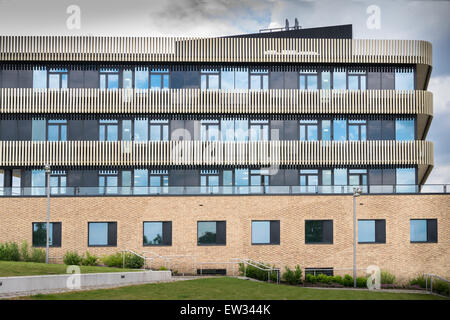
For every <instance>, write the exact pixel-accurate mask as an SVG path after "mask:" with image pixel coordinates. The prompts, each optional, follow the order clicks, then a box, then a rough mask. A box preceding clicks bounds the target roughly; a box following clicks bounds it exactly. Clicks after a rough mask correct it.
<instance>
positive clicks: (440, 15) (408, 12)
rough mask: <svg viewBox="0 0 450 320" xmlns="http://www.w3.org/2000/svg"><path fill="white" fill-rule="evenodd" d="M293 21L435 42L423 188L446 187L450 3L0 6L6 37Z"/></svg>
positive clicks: (244, 0)
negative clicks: (429, 148)
mask: <svg viewBox="0 0 450 320" xmlns="http://www.w3.org/2000/svg"><path fill="white" fill-rule="evenodd" d="M73 5H76V6H78V8H79V9H80V19H79V21H80V24H79V29H77V28H73V26H74V21H75V20H73V19H72V18H73V17H74V11H73V10H69V13H67V11H68V8H69V7H70V6H73ZM373 6H376V7H373ZM373 8H374V9H375V11H372V10H373ZM371 9H372V10H371ZM368 10H369V11H370V12H369V13H368V12H367V11H368ZM378 10H379V11H378ZM376 12H379V15H377V14H376ZM377 16H378V17H379V19H376V17H377ZM295 18H298V20H299V22H300V25H301V26H302V27H303V28H311V27H320V26H329V25H338V24H353V37H354V38H379V39H414V40H427V41H430V42H431V43H432V44H433V72H432V77H431V80H430V84H429V88H428V89H429V90H430V91H432V92H433V94H434V119H433V122H432V125H431V129H430V131H429V134H428V137H427V139H428V140H431V141H434V143H435V167H434V169H433V172H432V174H431V175H430V177H429V178H428V181H427V183H450V142H449V141H448V139H449V138H448V134H449V133H450V131H449V126H450V62H449V59H450V1H410V0H408V1H407V0H397V1H394V0H390V1H378V0H376V1H375V0H373V1H362V0H353V1H352V0H332V1H328V0H321V1H317V0H281V1H278V0H178V1H177V0H158V1H154V0H126V1H117V0H114V1H113V0H78V1H77V0H70V1H67V0H58V1H55V0H53V1H50V0H39V1H36V0H28V1H26V0H0V34H3V35H123V36H124V35H136V36H223V35H232V34H240V33H248V32H258V31H259V29H264V28H268V27H281V26H284V23H285V19H289V22H290V24H291V25H293V23H294V19H295ZM68 20H69V26H72V28H69V27H68V26H67V22H68ZM368 21H369V24H368ZM378 22H379V23H378ZM378 26H379V28H374V27H378Z"/></svg>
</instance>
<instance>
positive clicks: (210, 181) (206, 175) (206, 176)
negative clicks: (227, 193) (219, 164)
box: [200, 170, 219, 193]
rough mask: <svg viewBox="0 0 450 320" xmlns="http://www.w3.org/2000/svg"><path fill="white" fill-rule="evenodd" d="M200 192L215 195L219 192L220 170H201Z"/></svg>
mask: <svg viewBox="0 0 450 320" xmlns="http://www.w3.org/2000/svg"><path fill="white" fill-rule="evenodd" d="M200 186H201V188H200V190H201V192H202V193H213V192H215V191H217V190H218V186H219V170H200Z"/></svg>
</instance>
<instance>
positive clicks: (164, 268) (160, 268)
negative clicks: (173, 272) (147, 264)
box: [158, 266, 169, 271]
mask: <svg viewBox="0 0 450 320" xmlns="http://www.w3.org/2000/svg"><path fill="white" fill-rule="evenodd" d="M158 270H159V271H166V270H169V269H167V268H166V267H164V266H161V267H159V269H158Z"/></svg>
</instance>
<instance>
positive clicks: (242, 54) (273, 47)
mask: <svg viewBox="0 0 450 320" xmlns="http://www.w3.org/2000/svg"><path fill="white" fill-rule="evenodd" d="M0 60H3V61H138V62H222V63H223V62H231V63H233V62H234V63H242V62H244V63H245V62H250V63H272V62H275V63H375V64H379V63H380V64H381V63H382V64H423V65H428V66H431V64H432V47H431V43H430V42H427V41H420V40H376V39H370V40H369V39H299V38H279V39H274V38H239V37H236V38H226V37H221V38H181V37H177V38H157V37H103V36H70V37H67V36H0Z"/></svg>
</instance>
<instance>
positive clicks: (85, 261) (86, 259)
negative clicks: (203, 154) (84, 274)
mask: <svg viewBox="0 0 450 320" xmlns="http://www.w3.org/2000/svg"><path fill="white" fill-rule="evenodd" d="M81 265H82V266H96V265H98V257H97V256H94V255H91V254H90V253H89V252H87V251H86V256H83V257H82V258H81Z"/></svg>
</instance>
